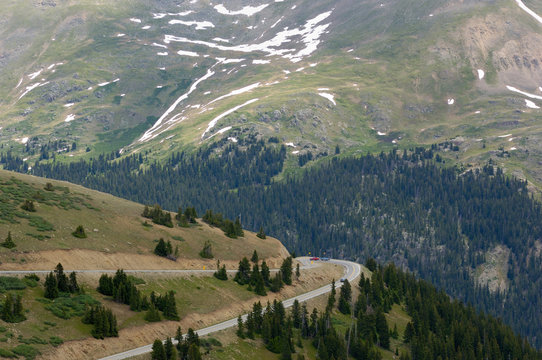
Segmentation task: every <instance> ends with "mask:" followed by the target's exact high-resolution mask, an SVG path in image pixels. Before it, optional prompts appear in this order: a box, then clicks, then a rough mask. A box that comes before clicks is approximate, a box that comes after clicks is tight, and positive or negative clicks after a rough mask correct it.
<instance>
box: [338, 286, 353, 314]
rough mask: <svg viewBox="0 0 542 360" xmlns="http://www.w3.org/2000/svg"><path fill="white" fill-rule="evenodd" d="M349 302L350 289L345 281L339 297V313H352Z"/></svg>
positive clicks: (350, 296)
mask: <svg viewBox="0 0 542 360" xmlns="http://www.w3.org/2000/svg"><path fill="white" fill-rule="evenodd" d="M350 301H352V287H351V286H350V282H349V281H348V279H345V280H344V283H343V286H341V291H340V295H339V306H338V309H339V311H340V312H341V313H343V314H350V312H351V311H352V310H351V307H350Z"/></svg>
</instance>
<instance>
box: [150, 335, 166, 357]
mask: <svg viewBox="0 0 542 360" xmlns="http://www.w3.org/2000/svg"><path fill="white" fill-rule="evenodd" d="M151 359H152V360H167V357H166V350H165V349H164V344H163V343H162V341H161V340H158V339H156V340H154V343H153V344H152V352H151Z"/></svg>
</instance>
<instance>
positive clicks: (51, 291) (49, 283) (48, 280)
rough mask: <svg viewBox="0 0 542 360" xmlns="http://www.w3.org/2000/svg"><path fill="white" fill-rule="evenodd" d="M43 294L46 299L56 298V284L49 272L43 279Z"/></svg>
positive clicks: (53, 276)
mask: <svg viewBox="0 0 542 360" xmlns="http://www.w3.org/2000/svg"><path fill="white" fill-rule="evenodd" d="M44 286H45V294H44V296H45V297H46V298H47V299H56V298H57V297H58V283H57V280H56V277H55V275H54V274H53V272H52V271H51V272H50V273H49V275H47V276H46V277H45V284H44Z"/></svg>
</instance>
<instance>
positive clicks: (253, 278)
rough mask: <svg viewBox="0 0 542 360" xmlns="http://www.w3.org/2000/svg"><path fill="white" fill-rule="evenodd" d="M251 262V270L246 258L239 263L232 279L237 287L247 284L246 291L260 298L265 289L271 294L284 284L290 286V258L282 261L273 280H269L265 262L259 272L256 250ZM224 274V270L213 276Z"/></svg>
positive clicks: (269, 273)
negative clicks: (252, 292)
mask: <svg viewBox="0 0 542 360" xmlns="http://www.w3.org/2000/svg"><path fill="white" fill-rule="evenodd" d="M251 261H252V263H253V265H252V269H251V266H250V262H249V261H248V259H247V258H246V257H244V258H243V259H242V260H241V261H239V268H238V269H237V273H236V274H235V277H234V281H236V282H237V283H238V284H239V285H246V284H248V290H250V291H252V290H254V292H255V293H256V294H258V295H261V296H264V295H266V294H267V292H266V287H267V288H269V290H271V291H272V292H279V291H280V289H282V287H283V286H284V284H286V285H292V257H288V258H286V259H284V261H283V262H282V265H281V267H280V271H278V272H277V273H276V274H275V276H274V277H273V278H271V272H270V270H269V267H268V266H267V263H266V262H265V261H263V262H262V265H261V270H260V266H259V265H258V253H257V252H256V250H254V253H253V254H252V258H251ZM225 272H226V269H225V268H224V270H222V269H220V270H219V271H217V273H215V274H216V275H215V276H216V277H218V275H219V274H222V276H223V274H225ZM219 278H220V277H219ZM225 279H227V276H226V277H225V278H224V280H225Z"/></svg>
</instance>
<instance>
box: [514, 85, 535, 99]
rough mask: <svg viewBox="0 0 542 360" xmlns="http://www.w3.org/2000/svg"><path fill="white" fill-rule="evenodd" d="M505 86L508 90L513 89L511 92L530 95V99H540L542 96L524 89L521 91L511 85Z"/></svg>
mask: <svg viewBox="0 0 542 360" xmlns="http://www.w3.org/2000/svg"><path fill="white" fill-rule="evenodd" d="M506 88H507V89H508V90H510V91H513V92H517V93H518V94H521V95H525V96H527V97H530V98H531V99H538V100H542V96H539V95H535V94H530V93H528V92H525V91H521V90H519V89H517V88H515V87H513V86H508V85H507V86H506Z"/></svg>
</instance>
